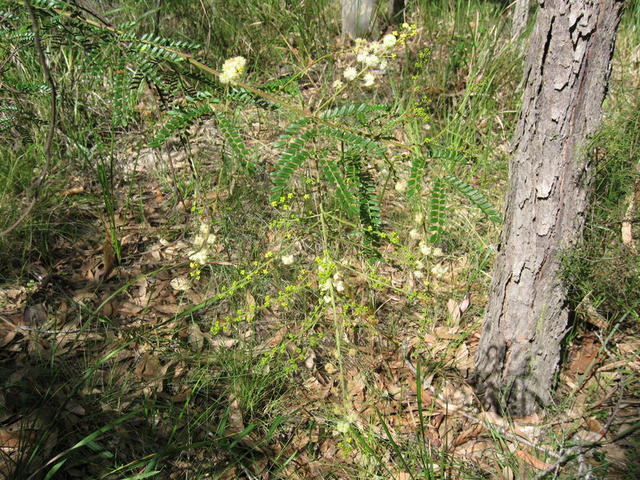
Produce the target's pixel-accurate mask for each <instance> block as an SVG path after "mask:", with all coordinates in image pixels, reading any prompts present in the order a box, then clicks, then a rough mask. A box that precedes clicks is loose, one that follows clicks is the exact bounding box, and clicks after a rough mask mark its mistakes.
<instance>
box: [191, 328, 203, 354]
mask: <svg viewBox="0 0 640 480" xmlns="http://www.w3.org/2000/svg"><path fill="white" fill-rule="evenodd" d="M187 342H188V343H189V345H190V346H191V348H192V349H193V350H195V351H196V352H200V351H201V350H202V347H203V346H204V335H203V334H202V331H201V330H200V327H199V326H198V324H197V323H192V324H191V325H189V327H187Z"/></svg>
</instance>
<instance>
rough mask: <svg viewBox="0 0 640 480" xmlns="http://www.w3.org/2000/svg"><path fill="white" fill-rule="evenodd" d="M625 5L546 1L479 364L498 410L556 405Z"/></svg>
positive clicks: (479, 379) (483, 385) (486, 393)
mask: <svg viewBox="0 0 640 480" xmlns="http://www.w3.org/2000/svg"><path fill="white" fill-rule="evenodd" d="M621 10H622V1H621V0H599V1H598V0H584V1H582V0H580V1H579V0H545V1H541V2H540V8H539V11H538V17H537V22H536V27H535V29H534V32H533V33H532V35H531V38H530V40H531V42H530V49H529V55H528V59H527V64H526V67H525V74H524V82H523V85H524V88H525V91H524V97H523V103H522V110H521V114H520V118H519V120H518V125H517V127H516V131H515V135H514V139H513V144H512V151H513V155H512V158H511V162H510V165H509V170H510V171H509V191H508V193H507V197H506V212H505V225H504V231H503V233H502V238H501V245H500V247H499V249H498V257H497V259H496V263H495V267H494V272H493V285H492V289H491V294H490V298H489V304H488V307H487V313H486V317H485V320H484V330H483V333H482V337H481V339H480V345H479V347H478V353H477V357H476V373H475V383H476V387H477V390H478V393H479V395H480V396H481V398H483V399H484V400H485V402H486V404H487V406H488V407H490V408H492V409H494V410H507V411H509V412H510V413H511V414H512V415H515V416H522V415H529V414H530V413H531V412H533V411H535V410H536V409H537V408H538V407H539V406H542V405H546V404H548V403H549V402H550V400H551V389H552V387H553V382H554V376H555V374H556V370H557V367H558V363H559V359H560V349H561V343H562V341H563V339H564V337H565V335H566V333H567V327H568V320H569V308H568V305H567V295H566V294H567V288H566V286H565V285H563V284H562V282H561V280H560V278H559V273H560V268H561V264H560V262H561V253H562V251H563V250H564V249H568V248H571V247H573V246H575V245H576V243H577V242H578V241H579V239H580V237H581V234H582V231H583V228H584V222H585V215H586V210H587V207H588V201H589V195H588V193H589V187H590V185H589V183H590V182H589V181H590V177H591V175H590V173H591V170H592V165H591V163H590V158H589V156H588V154H587V152H586V147H587V139H588V137H589V136H590V135H593V134H594V133H595V132H596V131H597V130H598V128H599V125H600V121H601V118H602V110H601V107H602V102H603V100H604V97H605V94H606V91H607V84H608V80H609V74H610V72H611V60H612V55H613V49H614V45H615V35H616V30H617V27H618V23H619V21H620V16H621Z"/></svg>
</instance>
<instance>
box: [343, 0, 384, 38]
mask: <svg viewBox="0 0 640 480" xmlns="http://www.w3.org/2000/svg"><path fill="white" fill-rule="evenodd" d="M375 3H376V2H375V0H342V36H343V37H352V38H357V37H362V36H363V35H365V34H366V33H367V32H368V31H369V29H370V28H371V21H372V20H373V13H374V12H375Z"/></svg>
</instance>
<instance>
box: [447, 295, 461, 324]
mask: <svg viewBox="0 0 640 480" xmlns="http://www.w3.org/2000/svg"><path fill="white" fill-rule="evenodd" d="M447 310H448V311H449V320H450V321H451V324H452V325H453V326H455V327H457V326H458V325H459V324H460V316H461V312H460V307H458V302H456V301H455V300H454V299H453V298H450V299H449V300H448V301H447Z"/></svg>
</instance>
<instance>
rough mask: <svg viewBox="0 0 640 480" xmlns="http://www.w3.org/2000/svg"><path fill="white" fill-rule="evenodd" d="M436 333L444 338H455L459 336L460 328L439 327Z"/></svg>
mask: <svg viewBox="0 0 640 480" xmlns="http://www.w3.org/2000/svg"><path fill="white" fill-rule="evenodd" d="M435 333H436V336H437V337H438V338H444V339H445V340H455V339H457V338H458V329H457V328H455V327H453V328H449V327H437V328H436V330H435Z"/></svg>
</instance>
